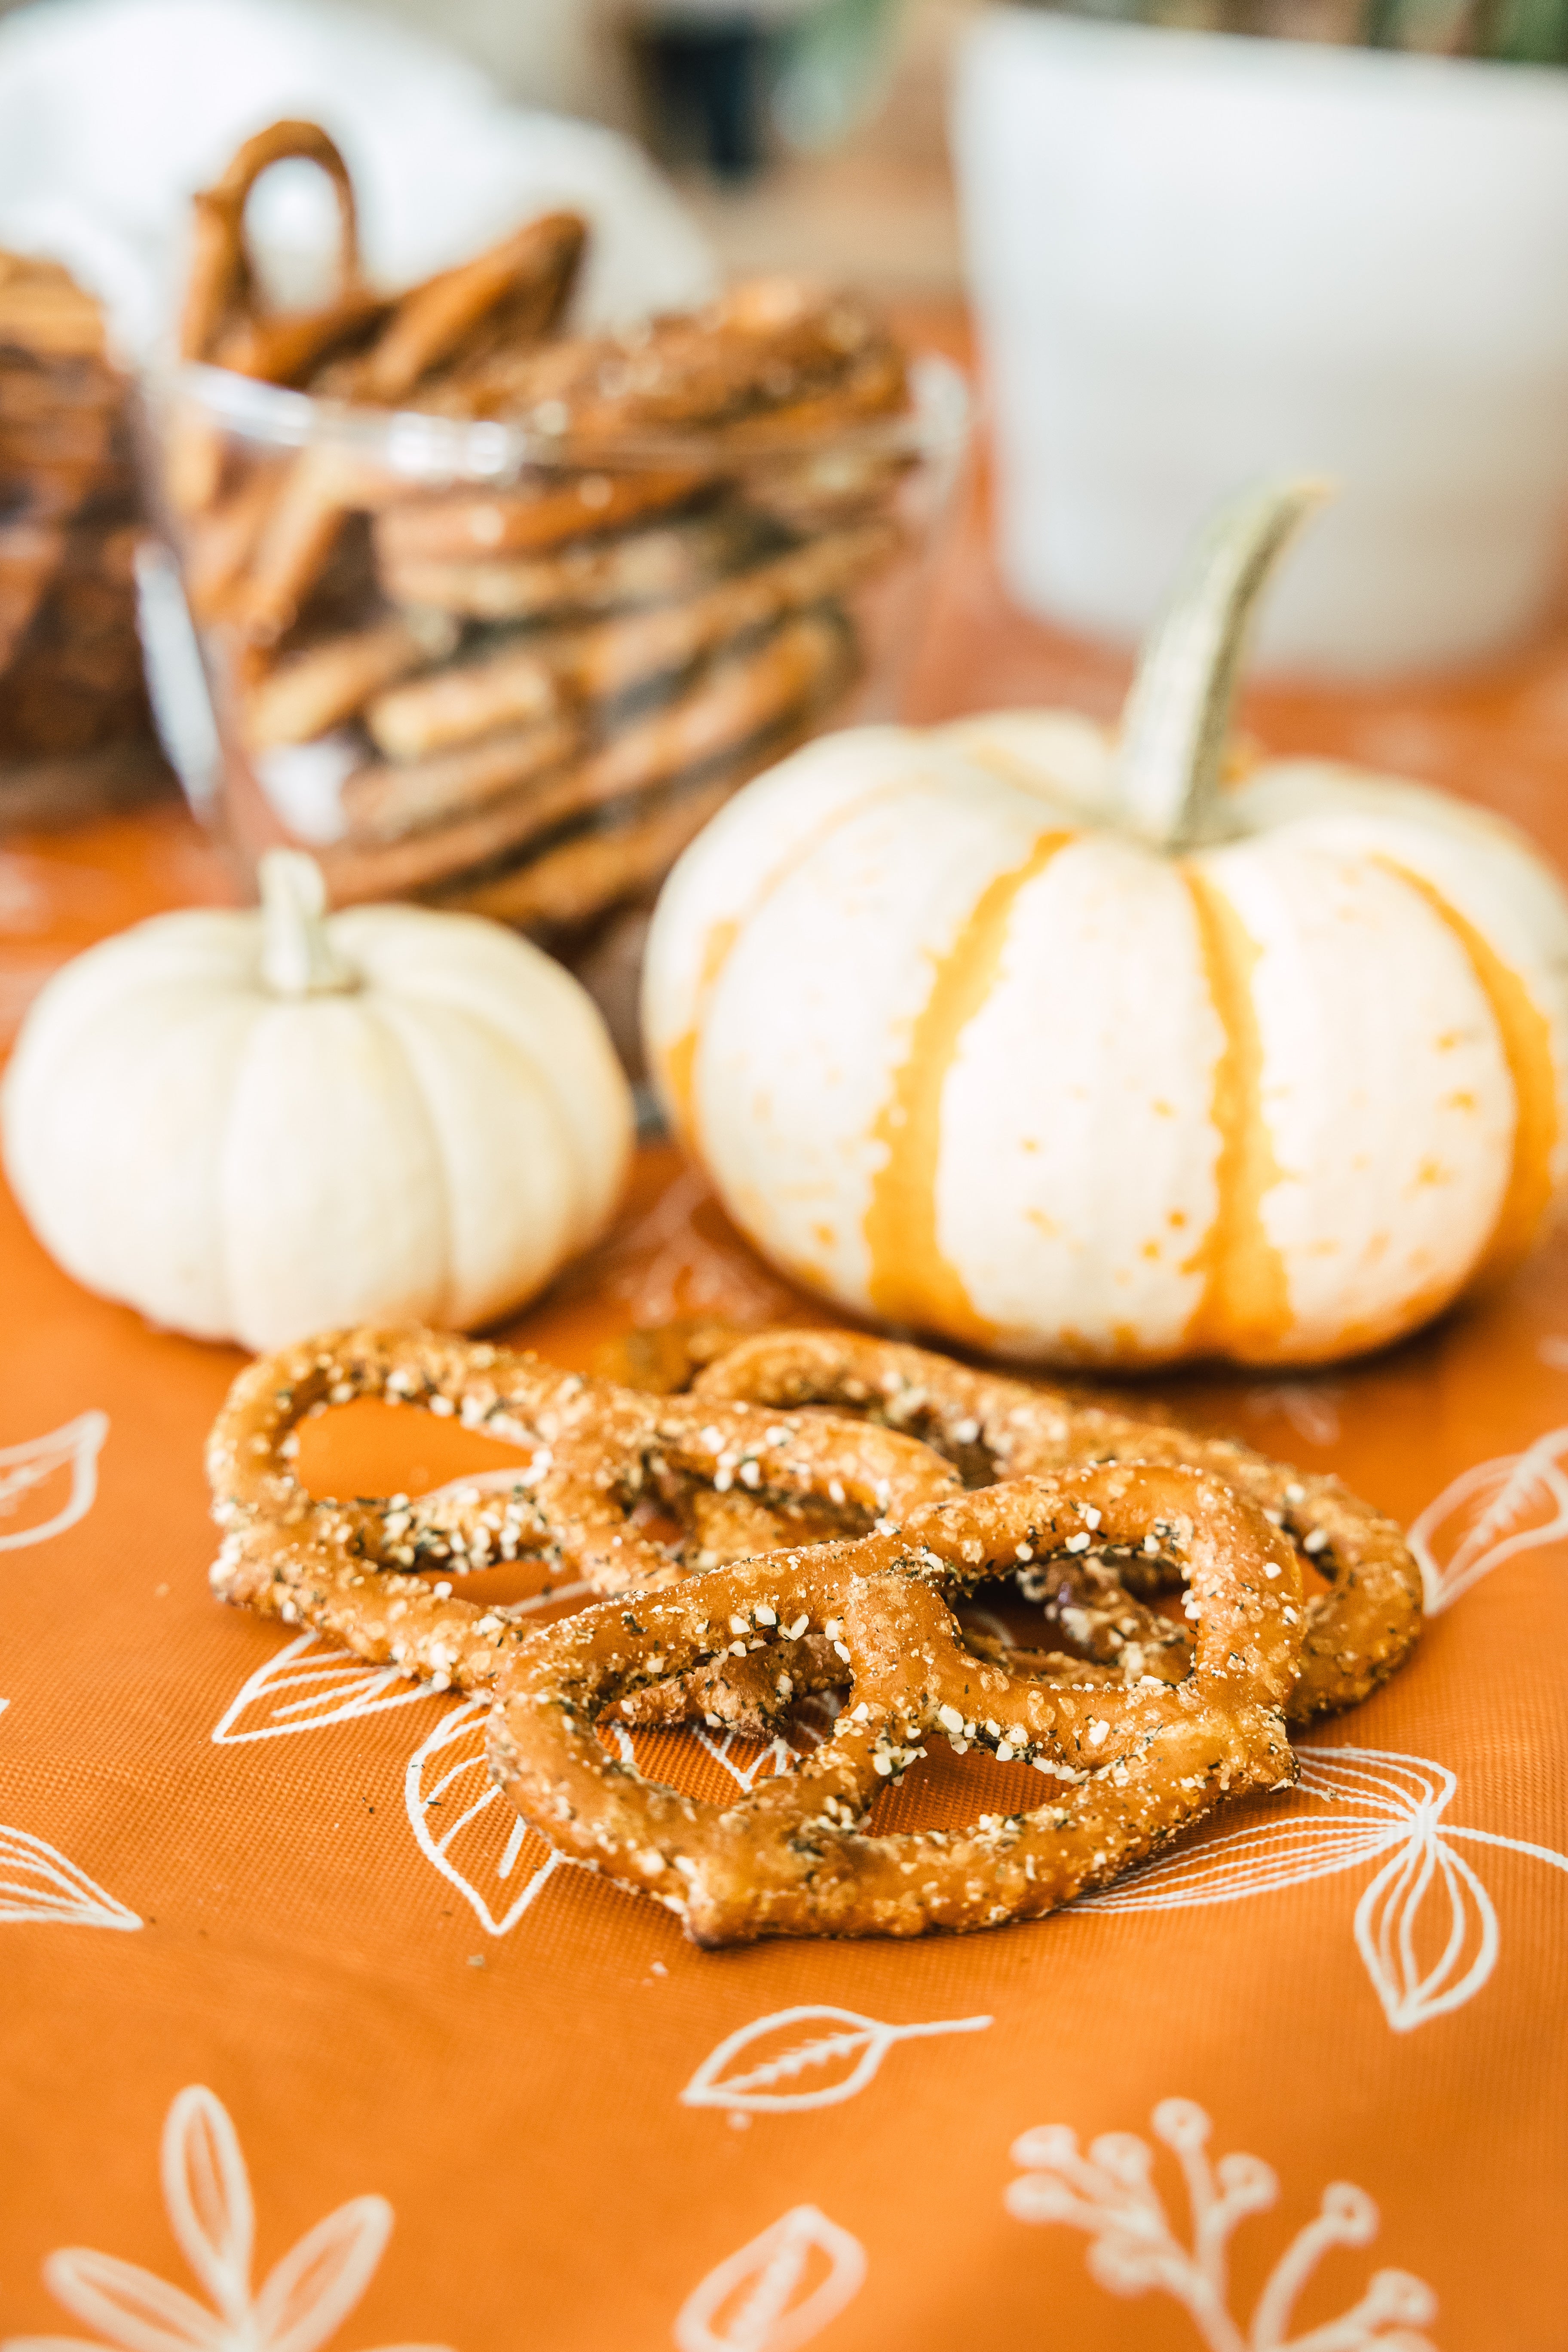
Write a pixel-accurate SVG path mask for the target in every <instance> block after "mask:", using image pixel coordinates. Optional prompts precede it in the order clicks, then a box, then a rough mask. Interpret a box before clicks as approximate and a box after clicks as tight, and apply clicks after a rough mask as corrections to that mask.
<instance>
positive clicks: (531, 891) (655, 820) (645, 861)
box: [439, 774, 741, 931]
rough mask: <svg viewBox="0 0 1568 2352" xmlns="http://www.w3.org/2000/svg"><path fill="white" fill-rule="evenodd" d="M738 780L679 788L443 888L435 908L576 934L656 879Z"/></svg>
mask: <svg viewBox="0 0 1568 2352" xmlns="http://www.w3.org/2000/svg"><path fill="white" fill-rule="evenodd" d="M740 781H741V780H740V778H739V777H738V776H730V775H728V774H726V775H725V776H723V777H721V778H720V779H718V780H717V781H715V782H710V783H704V784H696V785H686V786H683V787H676V788H674V789H672V790H671V791H670V792H669V793H668V795H667V796H665V798H664V799H663V800H662V801H661V803H660V805H659V806H658V808H656V809H653V810H650V811H649V812H648V814H647V815H644V816H638V817H635V818H633V819H632V820H631V821H630V822H629V823H626V824H616V825H605V826H603V827H601V828H597V829H595V830H594V831H592V832H588V833H580V834H577V835H574V837H573V838H572V839H571V840H570V841H563V842H560V843H558V844H557V845H556V846H555V847H554V848H553V849H547V850H545V851H544V852H543V853H542V856H538V857H536V858H534V859H533V860H532V861H531V863H530V864H528V865H525V866H516V867H514V868H513V870H512V871H511V872H510V874H502V875H500V876H499V877H497V878H496V879H495V880H494V881H493V882H479V883H474V884H472V885H470V886H469V887H467V888H466V889H457V890H453V891H450V892H447V891H443V892H442V893H441V894H440V897H439V903H440V904H441V905H442V906H443V907H450V908H458V909H459V910H460V911H462V912H464V913H468V914H472V915H489V917H490V918H491V919H492V920H493V921H495V922H498V923H510V924H512V925H513V926H514V927H515V928H516V929H519V930H552V931H570V930H574V929H576V928H577V926H578V925H579V924H582V923H584V922H586V921H588V920H589V919H590V918H591V917H593V916H595V915H597V914H600V913H602V912H603V910H604V909H605V908H606V907H613V906H615V905H616V903H617V901H618V900H620V899H623V898H633V897H635V896H636V894H637V892H638V891H639V890H644V889H647V887H649V885H650V884H652V883H654V882H657V881H658V878H659V877H660V876H661V875H663V874H665V873H666V872H667V871H668V868H669V867H670V866H673V865H674V863H675V860H676V859H677V858H678V857H679V855H680V853H681V851H682V850H683V849H684V848H685V847H686V845H687V844H688V842H690V841H695V840H696V838H697V835H699V834H700V832H701V830H702V828H703V826H704V825H705V824H708V822H709V820H710V818H712V817H715V816H717V815H718V814H719V811H720V810H721V808H722V807H723V805H724V803H725V802H726V801H727V800H729V799H730V797H731V794H732V793H734V792H735V791H736V790H737V788H738V785H739V782H740Z"/></svg>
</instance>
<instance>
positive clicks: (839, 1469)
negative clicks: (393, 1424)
mask: <svg viewBox="0 0 1568 2352" xmlns="http://www.w3.org/2000/svg"><path fill="white" fill-rule="evenodd" d="M367 1396H368V1397H376V1398H381V1399H384V1401H386V1402H390V1403H394V1404H396V1403H403V1404H408V1405H415V1406H418V1407H422V1408H424V1409H425V1410H426V1411H427V1412H433V1413H435V1414H436V1415H437V1417H439V1418H444V1419H451V1418H454V1417H455V1418H456V1419H458V1421H459V1422H460V1423H461V1424H462V1425H463V1427H465V1428H468V1429H474V1430H479V1431H481V1432H484V1433H488V1434H489V1435H492V1436H498V1437H501V1438H503V1439H505V1440H506V1441H507V1442H509V1443H510V1444H516V1445H520V1446H530V1447H531V1448H532V1449H533V1458H532V1460H531V1463H530V1464H529V1465H527V1466H526V1467H525V1468H519V1469H517V1470H503V1471H499V1472H489V1473H486V1474H485V1475H482V1476H480V1477H479V1478H472V1479H463V1480H459V1481H458V1482H457V1483H456V1485H455V1486H452V1487H449V1488H447V1487H443V1488H441V1489H439V1490H437V1493H436V1494H434V1495H428V1496H422V1497H420V1498H419V1499H418V1500H416V1501H414V1502H410V1501H408V1500H407V1499H406V1497H399V1498H395V1499H393V1500H392V1501H387V1500H384V1499H374V1500H365V1499H363V1498H361V1499H357V1500H343V1499H337V1498H321V1499H318V1498H316V1497H313V1496H310V1494H309V1493H308V1492H307V1490H306V1489H305V1488H304V1486H301V1484H300V1480H299V1479H298V1477H297V1476H296V1475H295V1472H294V1469H293V1467H292V1464H293V1461H294V1458H295V1455H296V1454H297V1453H298V1444H299V1440H298V1432H299V1427H300V1423H301V1422H302V1421H304V1420H306V1419H308V1418H313V1417H315V1416H316V1415H317V1414H319V1413H321V1412H324V1411H325V1410H326V1409H327V1408H328V1407H329V1406H330V1405H334V1404H347V1403H349V1402H352V1401H353V1399H355V1398H359V1397H367ZM207 1470H208V1476H209V1478H210V1481H211V1484H212V1488H213V1495H214V1512H215V1516H216V1518H217V1520H218V1523H219V1525H220V1526H222V1527H225V1528H233V1529H237V1530H238V1531H240V1532H241V1533H245V1532H247V1531H250V1530H254V1529H257V1528H267V1529H269V1530H272V1531H275V1532H276V1533H278V1534H279V1535H280V1536H282V1537H284V1538H289V1537H290V1536H293V1535H296V1534H297V1535H299V1536H300V1537H302V1538H304V1539H305V1540H306V1541H307V1542H315V1541H321V1542H323V1543H326V1544H329V1545H338V1546H341V1547H342V1548H343V1549H344V1550H345V1552H346V1553H347V1554H348V1555H349V1556H352V1557H353V1558H355V1559H360V1560H362V1561H370V1562H374V1563H377V1564H379V1565H382V1566H384V1567H387V1568H403V1569H411V1568H414V1567H416V1566H419V1565H425V1564H429V1565H435V1564H438V1563H440V1564H444V1563H451V1564H453V1565H454V1566H455V1567H456V1569H457V1570H458V1572H464V1571H472V1570H477V1569H479V1568H480V1567H483V1566H488V1565H491V1564H494V1563H495V1562H496V1561H498V1560H507V1559H519V1558H523V1557H538V1558H542V1559H546V1560H548V1561H549V1562H550V1563H551V1564H552V1566H559V1567H561V1568H563V1569H564V1570H569V1571H570V1572H571V1573H572V1574H573V1575H574V1576H577V1577H582V1578H585V1579H586V1580H588V1581H589V1582H591V1583H593V1584H595V1586H596V1587H597V1588H598V1590H599V1591H605V1592H619V1591H626V1590H629V1589H631V1588H634V1587H636V1588H639V1589H640V1588H642V1587H645V1586H650V1585H651V1586H658V1585H661V1584H668V1583H669V1582H671V1581H673V1580H676V1579H678V1578H679V1577H681V1576H683V1575H685V1574H688V1573H689V1571H690V1569H691V1568H692V1567H693V1566H694V1565H695V1566H707V1565H710V1563H711V1562H712V1561H713V1560H715V1559H721V1558H724V1557H727V1556H732V1550H733V1549H734V1548H735V1545H736V1541H737V1538H736V1534H735V1529H736V1527H737V1525H738V1526H739V1527H740V1528H741V1530H742V1535H741V1538H740V1541H739V1548H740V1549H755V1548H757V1546H758V1544H759V1543H760V1542H762V1541H772V1542H773V1543H780V1542H788V1541H789V1540H790V1539H791V1538H792V1536H795V1537H799V1536H801V1535H803V1534H805V1533H808V1532H816V1530H817V1529H818V1528H820V1529H822V1530H823V1531H825V1532H837V1533H845V1532H850V1533H855V1534H859V1533H861V1532H863V1531H864V1530H865V1529H867V1528H869V1527H870V1526H871V1525H872V1523H873V1522H875V1521H876V1520H878V1519H879V1518H884V1517H893V1516H901V1515H903V1514H904V1513H906V1512H907V1511H908V1510H910V1509H911V1508H913V1507H916V1506H917V1505H919V1504H921V1503H923V1502H926V1501H929V1500H931V1498H932V1497H934V1496H938V1495H941V1494H942V1493H944V1492H951V1491H952V1490H954V1489H955V1488H956V1487H957V1485H958V1481H957V1478H956V1475H955V1474H954V1473H953V1472H952V1469H950V1467H949V1466H948V1465H947V1464H946V1463H944V1462H942V1460H941V1459H940V1457H939V1456H937V1455H936V1454H932V1453H931V1450H930V1448H929V1447H927V1446H923V1445H921V1444H919V1442H918V1441H916V1440H914V1439H911V1438H908V1437H904V1436H902V1435H900V1434H899V1433H897V1432H894V1431H891V1430H876V1429H870V1428H868V1427H866V1426H865V1425H864V1424H861V1423H855V1422H851V1421H834V1420H831V1419H829V1418H827V1417H826V1416H813V1415H807V1416H805V1417H804V1418H799V1419H796V1418H795V1417H781V1416H780V1415H778V1414H776V1413H772V1412H758V1411H756V1410H755V1409H753V1408H752V1407H751V1406H747V1405H710V1404H708V1403H706V1402H702V1403H699V1402H697V1401H696V1400H695V1399H693V1398H691V1397H674V1398H658V1397H651V1396H648V1395H646V1394H644V1393H641V1392H639V1391H636V1390H632V1389H616V1388H613V1387H611V1386H610V1384H609V1383H608V1382H607V1381H593V1380H589V1379H586V1378H584V1376H583V1375H582V1374H581V1373H575V1372H562V1371H558V1370H555V1369H554V1368H553V1367H552V1366H551V1365H548V1364H546V1363H544V1362H543V1361H542V1360H541V1359H540V1358H538V1357H536V1356H531V1355H528V1354H525V1353H522V1352H521V1351H518V1350H516V1349H505V1348H497V1347H492V1346H489V1345H488V1344H486V1343H482V1342H481V1343H478V1344H475V1343H471V1342H468V1341H466V1340H462V1339H447V1338H444V1337H442V1336H441V1335H439V1334H437V1333H435V1332H430V1331H425V1330H421V1329H418V1328H409V1329H394V1330H388V1331H382V1330H376V1329H374V1328H362V1329H356V1330H347V1331H336V1332H327V1333H324V1334H322V1335H321V1337H320V1338H318V1339H312V1340H308V1341H306V1342H304V1343H303V1344H302V1345H301V1346H300V1347H296V1348H289V1349H282V1350H280V1351H279V1353H278V1354H276V1355H273V1356H268V1357H262V1358H260V1359H258V1361H257V1362H256V1363H254V1364H252V1365H251V1366H249V1368H248V1369H247V1370H246V1371H243V1372H242V1373H241V1374H240V1375H239V1377H238V1379H237V1381H235V1383H234V1386H233V1388H232V1389H231V1390H230V1391H229V1396H228V1400H227V1402H226V1404H225V1406H224V1409H223V1411H222V1412H221V1413H220V1414H219V1415H218V1418H217V1420H216V1423H215V1424H214V1427H213V1432H212V1435H211V1438H210V1439H209V1442H208V1449H207ZM650 1508H651V1509H653V1510H654V1511H655V1512H656V1513H657V1514H658V1516H659V1517H663V1518H664V1519H665V1520H666V1521H667V1522H668V1521H670V1520H673V1521H674V1522H675V1523H676V1524H675V1526H674V1528H672V1530H671V1533H672V1536H673V1538H674V1539H673V1541H668V1540H660V1539H659V1538H658V1535H657V1534H654V1533H650V1532H647V1531H645V1529H644V1528H643V1526H642V1524H641V1522H640V1519H639V1512H641V1511H643V1510H646V1509H650ZM726 1545H728V1546H729V1547H730V1549H729V1550H727V1549H726Z"/></svg>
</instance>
